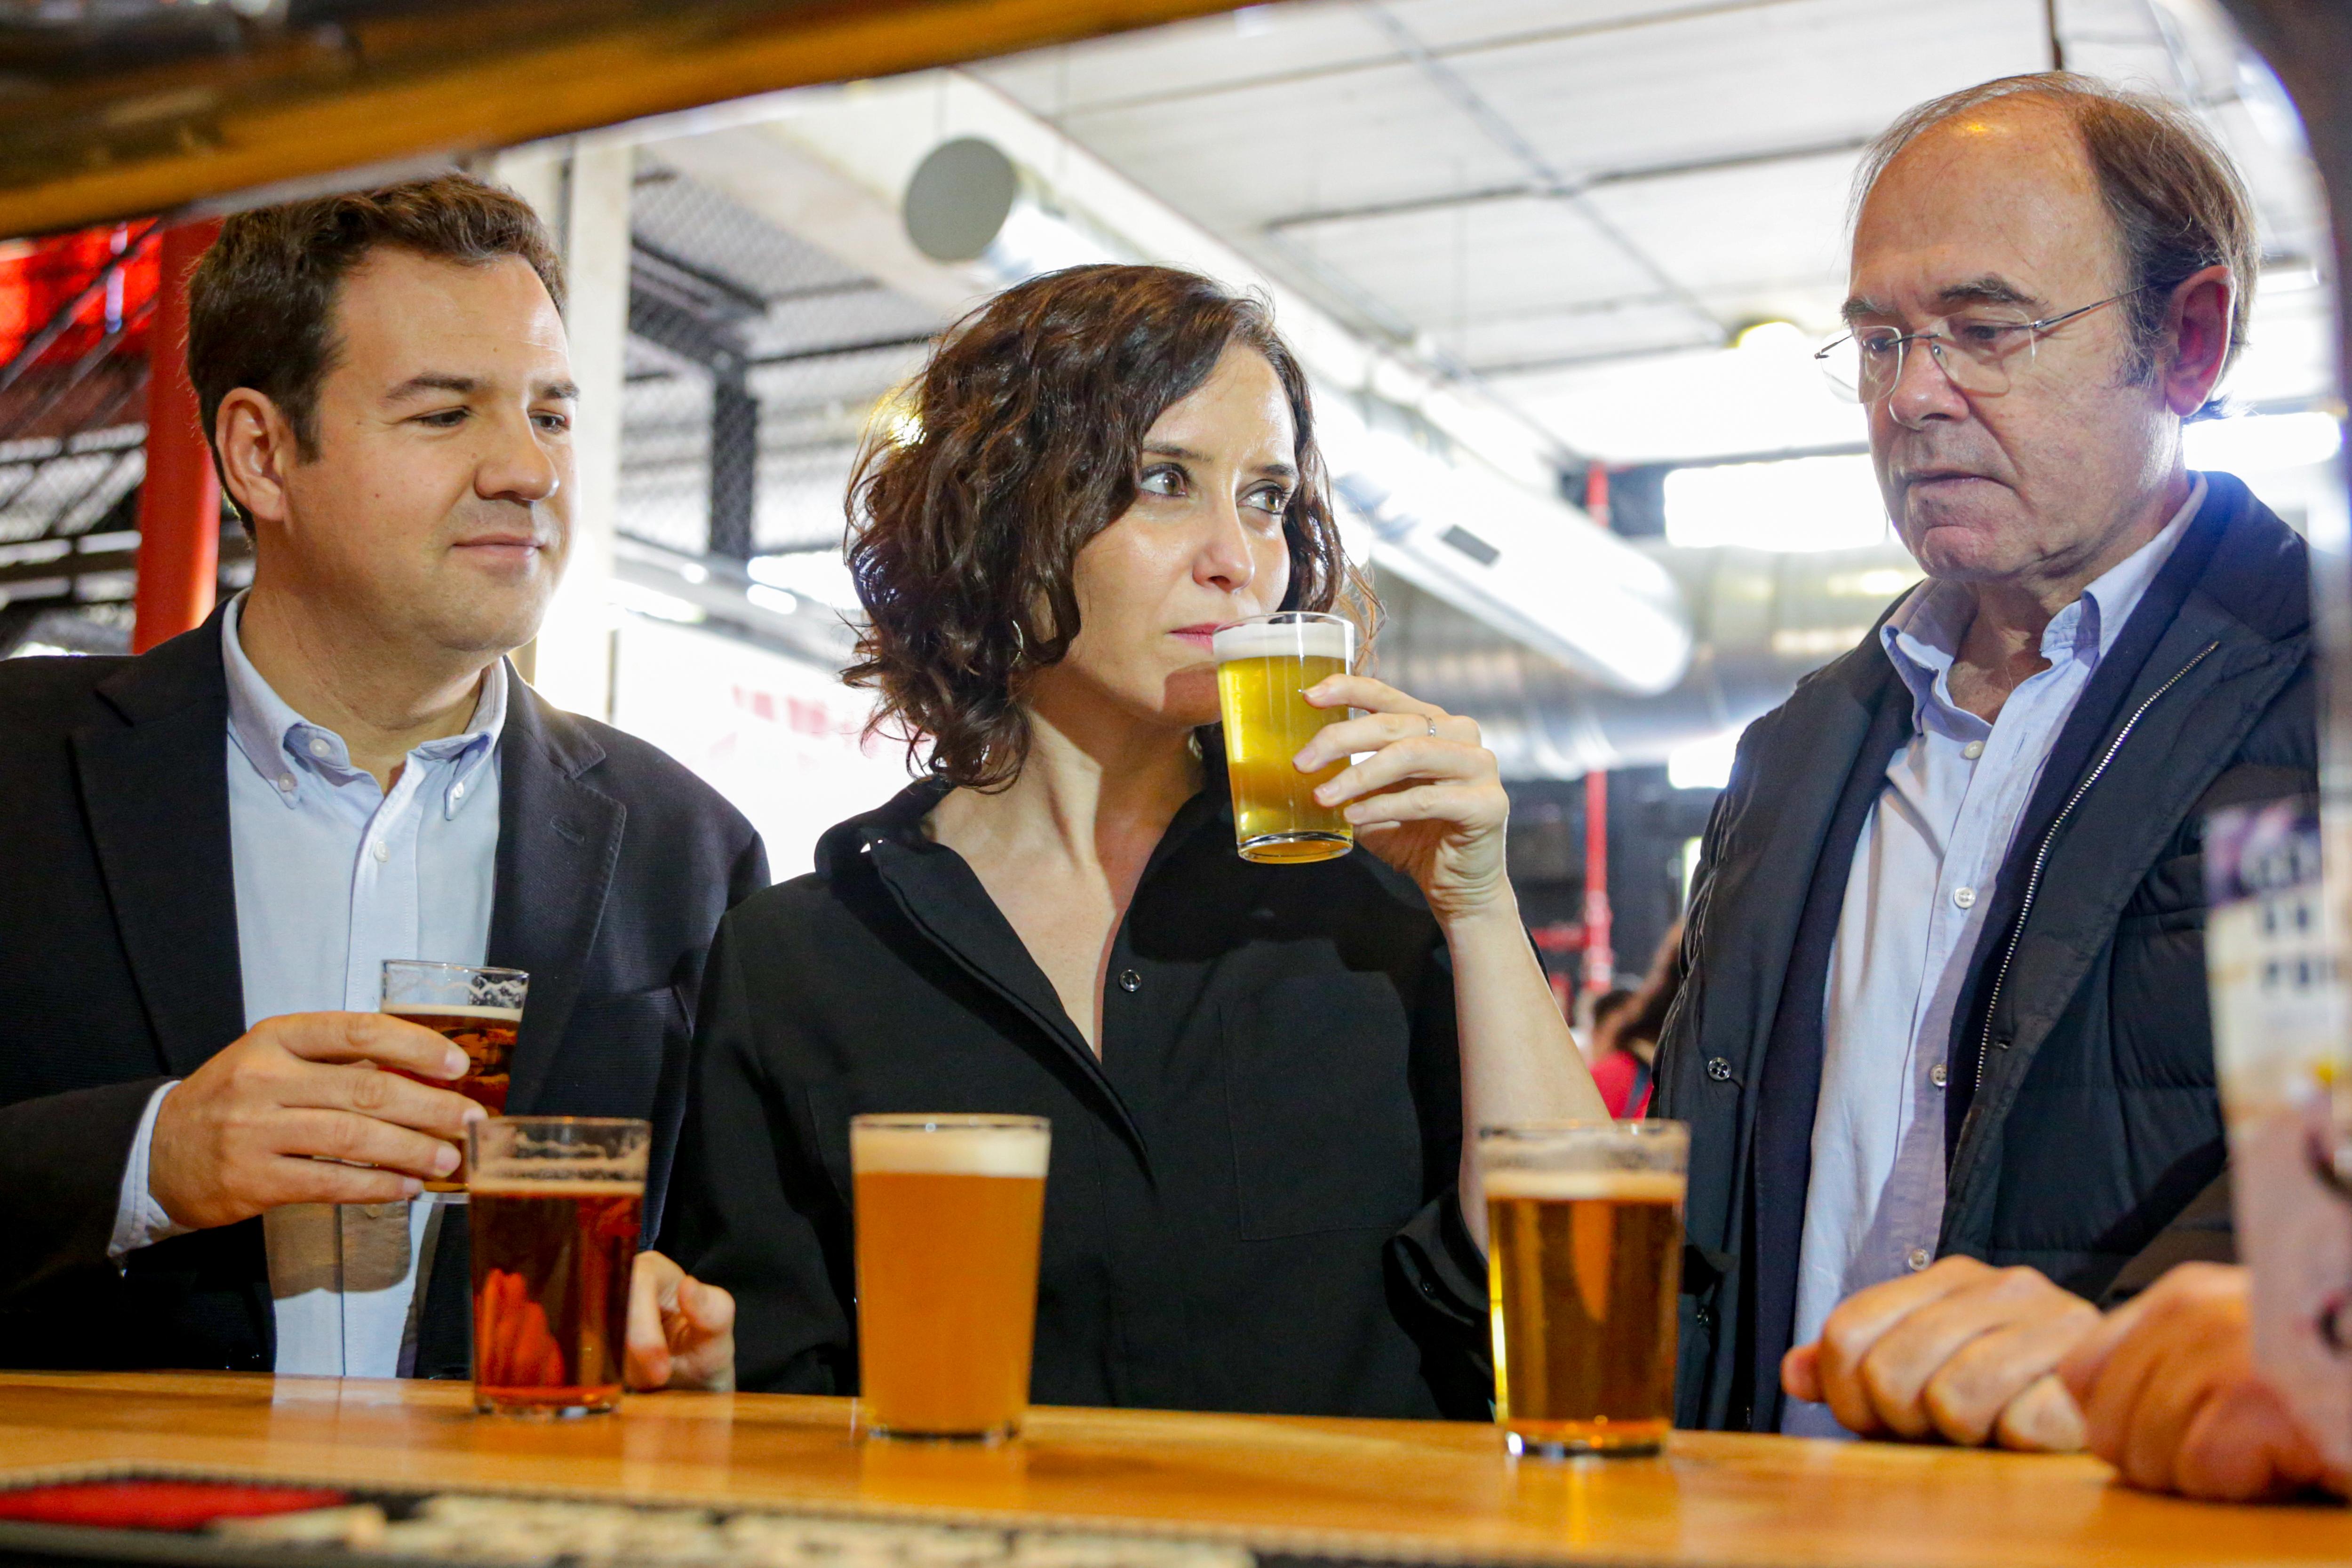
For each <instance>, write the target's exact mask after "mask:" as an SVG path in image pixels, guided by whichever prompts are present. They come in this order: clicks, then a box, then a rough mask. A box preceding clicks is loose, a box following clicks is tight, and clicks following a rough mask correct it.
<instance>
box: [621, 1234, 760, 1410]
mask: <svg viewBox="0 0 2352 1568" xmlns="http://www.w3.org/2000/svg"><path fill="white" fill-rule="evenodd" d="M623 1374H624V1376H625V1379H626V1381H627V1383H628V1385H629V1386H630V1387H631V1388H633V1389H637V1390H641V1391H642V1390H646V1389H653V1388H699V1389H704V1390H706V1391H708V1392H710V1393H714V1394H726V1393H730V1392H732V1391H733V1389H734V1387H735V1298H734V1297H733V1296H732V1295H730V1294H729V1293H728V1292H727V1291H723V1290H721V1289H719V1287H718V1286H717V1285H706V1284H704V1283H703V1282H702V1281H699V1280H698V1279H696V1278H695V1277H694V1276H693V1275H691V1274H689V1273H688V1272H687V1271H686V1270H683V1269H681V1268H679V1267H678V1266H677V1263H675V1262H674V1261H672V1260H670V1259H668V1258H667V1257H664V1256H663V1255H662V1254H661V1253H659V1252H654V1251H645V1252H640V1253H638V1254H637V1261H636V1265H635V1268H634V1269H633V1270H631V1272H630V1275H629V1337H628V1356H627V1361H626V1364H625V1367H624V1369H623Z"/></svg>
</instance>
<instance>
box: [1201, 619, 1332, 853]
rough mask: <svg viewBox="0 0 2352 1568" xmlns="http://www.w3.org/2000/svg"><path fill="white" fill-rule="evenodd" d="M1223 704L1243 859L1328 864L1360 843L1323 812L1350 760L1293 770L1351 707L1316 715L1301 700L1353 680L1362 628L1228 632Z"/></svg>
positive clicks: (1221, 666) (1279, 626) (1264, 623)
mask: <svg viewBox="0 0 2352 1568" xmlns="http://www.w3.org/2000/svg"><path fill="white" fill-rule="evenodd" d="M1210 646H1211V649H1212V651H1213V653H1215V654H1216V657H1217V700H1218V706H1220V707H1221V708H1223V713H1224V721H1225V778H1226V779H1227V781H1228V782H1229V783H1230V784H1231V785H1232V786H1233V791H1234V841H1235V843H1236V845H1237V846H1238V847H1239V849H1240V851H1241V854H1242V858H1243V859H1244V860H1253V861H1326V860H1329V859H1330V858H1331V857H1333V856H1334V855H1343V854H1346V853H1347V852H1349V850H1351V849H1353V848H1354V847H1355V844H1356V830H1355V828H1354V827H1353V826H1352V825H1351V824H1350V823H1349V821H1348V819H1347V817H1346V816H1345V815H1344V814H1343V812H1342V810H1341V809H1340V808H1339V807H1334V806H1318V805H1317V804H1316V802H1315V789H1316V787H1317V786H1318V785H1319V784H1322V783H1323V782H1325V781H1326V780H1327V779H1330V778H1331V777H1332V776H1333V775H1334V774H1336V773H1338V772H1339V770H1340V769H1341V768H1345V767H1347V766H1348V759H1347V758H1344V757H1342V758H1339V759H1338V760H1337V761H1334V762H1331V763H1329V764H1328V765H1326V766H1325V767H1322V768H1317V769H1316V770H1315V771H1314V772H1312V773H1301V772H1300V771H1299V770H1298V769H1297V768H1295V767H1293V766H1292V764H1291V760H1290V759H1291V758H1294V757H1296V756H1297V755H1298V750H1299V747H1303V746H1305V745H1306V744H1307V742H1308V741H1309V740H1312V739H1313V738H1315V735H1316V732H1317V731H1318V730H1320V729H1321V728H1322V727H1324V726H1325V725H1327V724H1337V723H1339V721H1340V720H1341V719H1344V718H1346V717H1347V716H1348V711H1349V710H1348V709H1346V708H1344V707H1331V708H1318V707H1310V706H1308V705H1307V699H1306V698H1305V697H1304V696H1303V695H1300V694H1302V693H1304V692H1305V691H1306V690H1307V688H1308V687H1309V686H1312V685H1315V684H1316V683H1317V682H1318V681H1320V680H1322V679H1323V678H1324V677H1325V676H1326V675H1337V674H1346V673H1347V669H1348V666H1349V664H1351V663H1353V662H1354V659H1355V656H1356V628H1355V624H1354V623H1353V622H1349V621H1348V620H1347V619H1345V618H1344V617H1341V616H1338V615H1322V614H1318V613H1316V612H1312V611H1306V610H1285V611H1282V612H1279V613H1277V614H1274V615H1257V616H1253V617H1251V618H1250V619H1249V620H1247V621H1237V622H1234V624H1233V625H1231V626H1227V627H1223V628H1222V629H1220V630H1219V631H1218V632H1217V634H1216V636H1215V637H1214V638H1213V639H1212V640H1211V643H1210Z"/></svg>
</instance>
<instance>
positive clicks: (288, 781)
mask: <svg viewBox="0 0 2352 1568" xmlns="http://www.w3.org/2000/svg"><path fill="white" fill-rule="evenodd" d="M278 788H279V789H283V790H285V791H286V793H288V794H289V795H291V794H292V793H294V775H292V774H291V773H280V774H279V775H278Z"/></svg>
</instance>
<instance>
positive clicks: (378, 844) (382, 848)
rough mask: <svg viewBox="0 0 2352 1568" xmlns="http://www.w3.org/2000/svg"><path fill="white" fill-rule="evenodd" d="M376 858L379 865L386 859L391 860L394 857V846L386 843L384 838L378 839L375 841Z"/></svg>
mask: <svg viewBox="0 0 2352 1568" xmlns="http://www.w3.org/2000/svg"><path fill="white" fill-rule="evenodd" d="M375 858H376V863H377V864H379V865H381V864H383V862H385V861H388V860H390V859H391V858H392V846H391V845H390V844H388V843H385V842H384V841H383V840H382V839H378V840H377V841H375Z"/></svg>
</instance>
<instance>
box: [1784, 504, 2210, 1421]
mask: <svg viewBox="0 0 2352 1568" xmlns="http://www.w3.org/2000/svg"><path fill="white" fill-rule="evenodd" d="M2204 499H2205V481H2204V479H2203V478H2202V477H2201V476H2199V477H2197V478H2196V481H2195V483H2194V484H2193V485H2192V486H2190V489H2189V500H2188V502H2187V504H2186V505H2184V506H2183V507H2181V509H2180V510H2179V512H2177V513H2175V514H2174V515H2173V517H2172V518H2171V520H2170V521H2169V522H2168V523H2167V524H2166V525H2165V527H2164V528H2163V529H2162V531H2160V532H2159V533H2158V535H2157V537H2156V538H2153V539H2151V540H2149V541H2148V542H2147V544H2145V545H2143V546H2141V547H2140V548H2139V549H2137V550H2136V551H2134V552H2133V553H2132V554H2131V555H2130V556H2128V557H2126V559H2124V560H2123V561H2121V562H2120V563H2118V564H2117V565H2116V566H2115V567H2114V568H2113V569H2111V570H2108V571H2107V572H2106V573H2105V575H2103V576H2101V577H2100V578H2099V579H2097V580H2095V581H2094V582H2093V583H2092V584H2091V585H2090V586H2089V587H2088V588H2086V589H2084V591H2083V594H2082V597H2081V598H2079V599H2077V600H2075V601H2074V602H2073V603H2072V604H2069V605H2067V606H2066V607H2065V608H2064V609H2063V610H2061V611H2060V612H2058V613H2057V614H2056V615H2054V616H2053V617H2052V618H2051V621H2050V624H2049V625H2048V626H2047V627H2046V628H2044V629H2043V631H2042V657H2043V658H2044V659H2047V660H2048V661H2049V662H2050V667H2049V668H2048V669H2045V670H2042V671H2040V672H2039V673H2037V674H2033V675H2031V676H2029V677H2027V678H2026V679H2025V680H2024V681H2022V682H2021V683H2020V684H2019V685H2018V687H2017V689H2016V690H2015V691H2012V692H2011V693H2010V695H2009V697H2008V700H2007V701H2005V702H2004V703H2003V704H2002V705H2001V708H2000V714H1999V715H1998V716H1996V717H1995V718H1994V720H1993V722H1991V723H1990V724H1987V723H1986V722H1985V721H1984V720H1983V719H1981V718H1979V717H1978V716H1976V715H1974V714H1972V713H1970V712H1969V711H1968V710H1967V709H1965V708H1963V707H1960V706H1958V705H1957V704H1956V703H1954V702H1953V701H1952V691H1951V669H1952V662H1953V660H1954V658H1955V657H1956V656H1957V655H1958V652H1959V647H1960V640H1961V638H1963V637H1964V636H1966V635H1967V633H1968V630H1969V622H1970V620H1971V618H1972V617H1973V615H1974V613H1975V609H1974V603H1975V601H1974V600H1973V598H1972V597H1971V596H1970V595H1969V591H1968V590H1967V589H1965V588H1963V587H1961V586H1960V585H1958V584H1957V583H1948V582H1939V581H1937V580H1933V579H1930V580H1927V581H1926V582H1923V583H1921V584H1920V585H1919V586H1918V587H1917V588H1916V589H1915V590H1913V591H1912V593H1911V595H1910V597H1909V598H1908V599H1906V601H1904V602H1903V604H1902V605H1901V607H1900V608H1898V609H1897V610H1896V611H1895V613H1894V614H1893V615H1891V616H1889V617H1888V618H1887V620H1886V622H1885V624H1884V625H1883V626H1881V627H1880V628H1879V636H1880V638H1881V640H1882V642H1883V643H1884V644H1885V649H1886V655H1887V658H1888V660H1889V661H1890V662H1892V663H1893V664H1894V666H1895V673H1896V674H1899V675H1900V676H1901V677H1902V679H1903V682H1904V684H1905V685H1906V686H1908V687H1909V688H1910V690H1911V699H1912V731H1911V737H1910V739H1909V741H1908V742H1906V744H1905V745H1904V746H1902V747H1899V748H1898V749H1897V750H1896V751H1895V757H1894V760H1893V761H1891V762H1890V763H1888V764H1887V768H1886V784H1885V789H1882V790H1881V791H1880V793H1879V797H1878V801H1877V804H1876V805H1875V806H1874V808H1873V809H1872V810H1871V813H1870V816H1869V818H1868V819H1867V820H1866V821H1864V825H1863V830H1862V836H1861V838H1860V839H1859V840H1858V841H1856V843H1855V845H1854V852H1853V870H1852V872H1850V873H1848V875H1847V878H1846V887H1845V902H1844V905H1843V908H1842V910H1841V911H1840V914H1839V916H1838V929H1837V938H1836V941H1835V942H1834V943H1833V944H1832V947H1831V949H1830V963H1829V976H1828V986H1827V988H1826V993H1827V994H1826V996H1825V998H1824V1000H1823V1005H1822V1047H1823V1050H1822V1089H1821V1099H1820V1101H1819V1103H1818V1104H1817V1107H1816V1109H1815V1113H1814V1117H1813V1143H1812V1176H1811V1184H1810V1186H1808V1187H1807V1190H1806V1195H1805V1227H1804V1240H1803V1243H1802V1246H1801V1250H1800V1252H1799V1254H1798V1261H1797V1317H1796V1325H1795V1334H1794V1337H1793V1338H1792V1339H1791V1340H1790V1343H1792V1344H1805V1343H1810V1342H1811V1341H1812V1340H1814V1339H1817V1338H1819V1337H1820V1335H1821V1330H1822V1322H1823V1321H1824V1320H1826V1319H1827V1318H1828V1317H1829V1315H1830V1312H1831V1309H1832V1308H1834V1307H1835V1306H1836V1305H1837V1304H1838V1303H1839V1302H1840V1301H1843V1300H1844V1299H1845V1298H1846V1297H1848V1296H1850V1295H1852V1294H1853V1293H1854V1292H1855V1291H1860V1290H1864V1289H1865V1288H1867V1287H1869V1286H1872V1285H1875V1284H1880V1283H1883V1282H1884V1281H1888V1280H1893V1279H1896V1278H1899V1277H1900V1276H1902V1275H1903V1274H1905V1273H1906V1272H1910V1271H1913V1270H1919V1269H1924V1268H1926V1267H1927V1265H1928V1264H1929V1263H1930V1262H1932V1261H1934V1260H1935V1251H1936V1241H1937V1235H1938V1234H1939V1232H1940V1231H1941V1229H1942V1226H1943V1218H1944V1103H1945V1082H1946V1079H1947V1077H1948V1066H1947V1063H1946V1061H1945V1055H1946V1052H1947V1051H1948V1049H1949V1047H1950V1043H1951V1032H1952V1009H1953V1008H1954V1007H1955V1006H1956V1005H1957V1003H1958V998H1959V993H1960V988H1961V987H1962V985H1963V984H1964V983H1965V982H1966V980H1967V978H1968V969H1969V960H1970V959H1971V958H1972V957H1973V956H1975V953H1976V946H1977V939H1978V936H1979V933H1980V930H1981V928H1982V925H1983V922H1984V917H1985V911H1986V909H1987V908H1988V907H1989V906H1990V904H1991V902H1992V894H1993V884H1994V882H1995V880H1996V879H1997V878H1998V877H1999V876H2000V867H2001V862H2003V861H2004V860H2006V859H2007V858H2008V856H2009V849H2010V841H2011V839H2013V838H2014V837H2015V836H2016V832H2017V823H2018V819H2019V818H2020V817H2021V816H2022V815H2023V814H2024V811H2025V807H2026V804H2027V802H2028V801H2030V800H2032V797H2033V790H2034V786H2035V785H2036V784H2037V783H2038V782H2039V781H2040V780H2041V778H2042V765H2043V764H2044V763H2046V762H2047V761H2048V760H2049V758H2050V752H2051V748H2052V747H2053V746H2055V745H2056V744H2057V740H2058V735H2059V732H2060V731H2061V730H2063V728H2064V727H2065V726H2066V720H2067V719H2068V717H2069V716H2072V715H2073V713H2074V704H2075V702H2076V701H2077V700H2078V699H2079V698H2080V697H2081V696H2082V695H2083V688H2084V685H2087V684H2088V683H2089V681H2090V678H2091V674H2092V672H2094V671H2095V670H2096V669H2097V668H2098V666H2099V661H2100V659H2101V658H2102V657H2104V656H2105V653H2106V652H2107V650H2108V649H2109V648H2111V647H2113V646H2114V645H2115V641H2116V636H2117V635H2118V634H2120V633H2121V632H2122V631H2123V627H2124V623H2125V622H2126V621H2128V620H2129V619H2130V618H2131V612H2132V611H2133V609H2134V608H2136V607H2137V605H2138V603H2139V601H2140V598H2141V596H2142V595H2143V594H2145V593H2146V592H2147V586H2148V584H2149V583H2150V582H2152V581H2154V580H2155V579H2156V574H2157V573H2158V571H2159V570H2162V569H2163V566H2164V563H2165V562H2166V561H2167V560H2168V559H2171V556H2172V551H2173V549H2174V547H2175V546H2176V545H2178V544H2179V542H2180V536H2181V535H2182V534H2183V533H2185V532H2187V531H2188V528H2189V521H2190V519H2192V518H2193V517H2196V515H2197V509H2198V507H2200V506H2201V505H2203V503H2204ZM1780 1429H1781V1430H1782V1431H1783V1432H1789V1433H1794V1434H1798V1435H1801V1436H1806V1437H1835V1436H1842V1435H1843V1428H1842V1427H1839V1425H1838V1424H1837V1419H1836V1417H1834V1416H1832V1415H1831V1414H1830V1411H1829V1407H1828V1406H1825V1405H1813V1404H1808V1403H1804V1402H1802V1401H1799V1400H1793V1399H1792V1400H1790V1401H1788V1402H1787V1404H1786V1405H1785V1406H1783V1410H1782V1415H1781V1419H1780Z"/></svg>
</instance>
